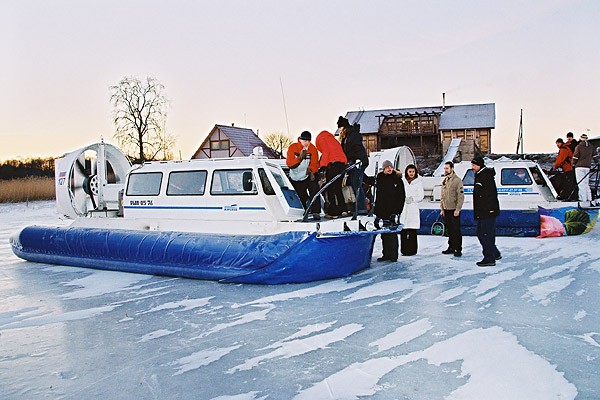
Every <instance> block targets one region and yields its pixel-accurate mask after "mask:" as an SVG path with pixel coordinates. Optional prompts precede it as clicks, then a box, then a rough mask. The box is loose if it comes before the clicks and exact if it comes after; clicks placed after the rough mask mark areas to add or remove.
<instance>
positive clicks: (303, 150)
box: [298, 149, 306, 160]
mask: <svg viewBox="0 0 600 400" xmlns="http://www.w3.org/2000/svg"><path fill="white" fill-rule="evenodd" d="M298 158H299V159H300V160H304V159H305V158H306V150H305V149H302V151H301V152H300V155H299V156H298Z"/></svg>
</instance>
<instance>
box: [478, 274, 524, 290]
mask: <svg viewBox="0 0 600 400" xmlns="http://www.w3.org/2000/svg"><path fill="white" fill-rule="evenodd" d="M524 273H525V270H508V271H503V272H500V273H497V274H493V275H489V276H487V277H485V278H483V279H482V280H481V282H479V284H478V285H477V286H475V287H474V288H473V289H471V291H470V292H471V293H473V294H474V295H475V296H481V295H482V294H484V293H486V292H487V291H489V290H492V289H495V288H497V287H498V286H500V285H501V284H503V283H504V282H508V281H510V280H513V279H515V278H518V277H519V276H521V275H523V274H524Z"/></svg>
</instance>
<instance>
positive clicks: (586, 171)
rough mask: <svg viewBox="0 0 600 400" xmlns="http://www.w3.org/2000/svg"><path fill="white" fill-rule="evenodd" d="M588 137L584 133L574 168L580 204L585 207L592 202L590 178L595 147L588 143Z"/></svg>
mask: <svg viewBox="0 0 600 400" xmlns="http://www.w3.org/2000/svg"><path fill="white" fill-rule="evenodd" d="M587 139H588V135H587V134H586V133H583V134H582V135H581V137H580V140H579V144H578V145H577V147H576V148H575V154H573V166H574V167H575V180H576V182H577V184H578V185H579V202H580V203H581V205H583V206H589V205H590V204H591V201H592V191H591V190H590V184H589V177H590V168H591V167H592V157H593V156H594V146H592V145H591V144H589V143H588V141H587Z"/></svg>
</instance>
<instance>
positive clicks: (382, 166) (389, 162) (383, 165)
mask: <svg viewBox="0 0 600 400" xmlns="http://www.w3.org/2000/svg"><path fill="white" fill-rule="evenodd" d="M387 167H392V168H394V164H392V162H391V161H390V160H385V161H384V162H383V163H382V164H381V169H386V168H387Z"/></svg>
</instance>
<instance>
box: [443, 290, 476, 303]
mask: <svg viewBox="0 0 600 400" xmlns="http://www.w3.org/2000/svg"><path fill="white" fill-rule="evenodd" d="M467 290H469V288H467V287H464V286H459V287H455V288H452V289H448V290H446V291H444V292H442V293H440V295H439V296H438V297H436V298H435V301H439V302H440V303H445V302H447V301H448V300H451V299H453V298H455V297H458V296H460V295H461V294H463V293H465V292H466V291H467Z"/></svg>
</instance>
